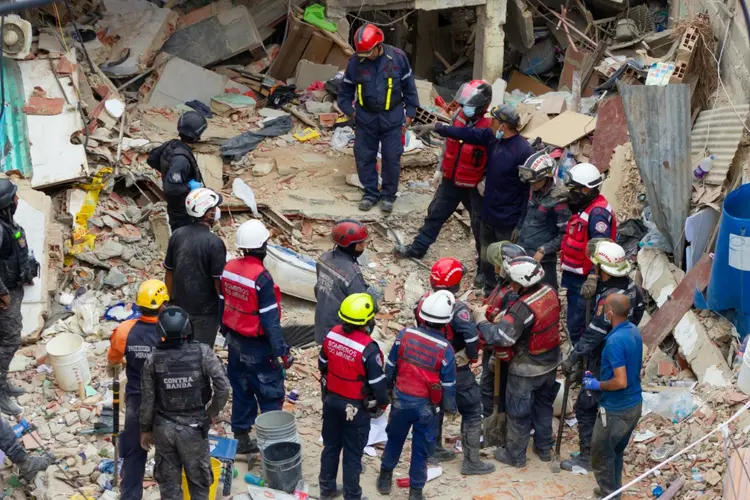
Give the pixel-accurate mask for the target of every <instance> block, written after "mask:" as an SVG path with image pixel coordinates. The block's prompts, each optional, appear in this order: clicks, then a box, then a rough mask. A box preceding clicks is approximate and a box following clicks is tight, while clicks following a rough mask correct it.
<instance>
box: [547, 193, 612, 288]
mask: <svg viewBox="0 0 750 500" xmlns="http://www.w3.org/2000/svg"><path fill="white" fill-rule="evenodd" d="M594 208H604V209H605V210H607V212H609V213H610V215H611V219H612V220H611V222H610V235H609V237H610V238H611V239H612V241H615V239H616V238H617V219H615V211H614V210H613V209H612V206H611V205H610V204H609V202H607V199H606V198H605V197H604V196H602V195H599V196H597V197H596V198H595V199H594V201H592V202H591V204H590V205H589V206H588V207H586V209H585V210H584V211H583V212H581V213H578V214H575V215H573V217H571V218H570V220H569V221H568V227H567V228H566V229H565V235H564V236H563V240H562V245H561V246H560V267H561V268H562V270H563V271H569V272H572V273H576V274H582V275H584V276H586V275H588V274H589V272H590V271H591V268H592V267H593V266H594V264H592V262H591V260H590V259H589V258H588V257H586V246H587V245H588V243H589V214H590V213H591V210H593V209H594Z"/></svg>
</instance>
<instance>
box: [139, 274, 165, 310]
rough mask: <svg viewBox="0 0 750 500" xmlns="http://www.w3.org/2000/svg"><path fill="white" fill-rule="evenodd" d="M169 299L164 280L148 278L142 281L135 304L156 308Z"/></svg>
mask: <svg viewBox="0 0 750 500" xmlns="http://www.w3.org/2000/svg"><path fill="white" fill-rule="evenodd" d="M167 301H169V295H168V294H167V285H165V284H164V282H163V281H159V280H148V281H144V282H143V283H141V286H140V288H138V296H137V297H136V299H135V304H136V305H137V306H138V307H144V308H146V309H153V310H156V309H159V308H160V307H161V305H162V304H163V303H165V302H167Z"/></svg>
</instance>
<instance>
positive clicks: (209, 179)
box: [195, 153, 224, 191]
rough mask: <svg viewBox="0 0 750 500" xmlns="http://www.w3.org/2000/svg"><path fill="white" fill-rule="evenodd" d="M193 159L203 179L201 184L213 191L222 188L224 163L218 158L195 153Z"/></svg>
mask: <svg viewBox="0 0 750 500" xmlns="http://www.w3.org/2000/svg"><path fill="white" fill-rule="evenodd" d="M195 159H196V161H197V162H198V168H199V169H200V171H201V176H202V177H203V184H205V186H206V187H207V188H211V189H213V190H214V191H219V190H221V188H222V187H224V179H223V178H222V175H223V174H224V161H223V160H222V159H221V157H220V156H216V155H211V154H206V153H196V154H195Z"/></svg>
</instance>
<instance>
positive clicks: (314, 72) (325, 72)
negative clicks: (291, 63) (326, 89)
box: [295, 59, 339, 90]
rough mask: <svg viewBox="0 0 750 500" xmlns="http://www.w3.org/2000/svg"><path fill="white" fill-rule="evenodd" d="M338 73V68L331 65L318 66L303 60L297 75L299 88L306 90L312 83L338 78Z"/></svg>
mask: <svg viewBox="0 0 750 500" xmlns="http://www.w3.org/2000/svg"><path fill="white" fill-rule="evenodd" d="M338 72H339V68H338V66H333V65H331V64H316V63H314V62H311V61H306V60H304V59H303V60H301V61H300V62H299V64H298V65H297V72H296V73H295V79H296V81H297V88H298V89H300V90H304V89H306V88H307V87H308V86H310V84H311V83H315V82H318V81H321V82H326V81H328V80H329V79H331V78H333V77H334V76H336V73H338Z"/></svg>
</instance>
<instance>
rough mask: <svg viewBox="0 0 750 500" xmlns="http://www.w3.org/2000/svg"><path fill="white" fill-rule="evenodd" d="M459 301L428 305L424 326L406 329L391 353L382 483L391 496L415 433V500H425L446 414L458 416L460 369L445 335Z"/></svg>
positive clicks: (438, 298)
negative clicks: (432, 457)
mask: <svg viewBox="0 0 750 500" xmlns="http://www.w3.org/2000/svg"><path fill="white" fill-rule="evenodd" d="M455 301H456V299H455V298H454V297H453V294H452V293H450V292H449V291H447V290H438V291H437V292H433V293H432V294H430V295H429V296H428V297H427V298H426V299H424V300H423V301H422V305H421V307H420V309H419V319H420V320H421V321H422V326H418V327H411V328H404V329H403V330H401V331H400V332H399V333H398V335H397V336H396V341H395V342H394V344H393V347H392V348H391V351H390V352H389V353H388V359H387V360H386V366H385V374H386V377H387V380H388V386H389V387H390V388H393V400H392V406H391V414H390V419H389V421H388V428H387V429H386V432H387V433H388V442H387V443H386V445H385V451H384V452H383V458H382V460H381V463H380V475H379V476H378V480H377V489H378V493H380V494H381V495H389V494H390V493H391V488H392V483H393V469H395V468H396V465H398V460H399V457H400V456H401V451H402V450H403V447H404V442H405V441H406V436H407V435H408V434H409V430H410V429H411V431H412V444H411V463H410V466H409V500H422V499H423V498H424V496H423V495H422V489H423V488H424V485H425V483H426V482H427V457H428V455H429V454H430V452H431V451H432V449H433V447H434V445H435V435H436V433H437V419H438V415H439V413H440V412H441V411H444V412H446V413H448V414H450V415H451V416H452V417H455V415H456V411H457V409H456V363H455V360H454V353H453V347H452V346H451V344H450V343H449V342H447V341H446V340H445V329H446V327H447V325H448V323H450V322H451V319H452V318H453V307H454V305H455Z"/></svg>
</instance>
